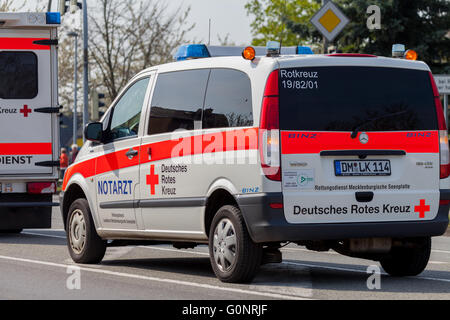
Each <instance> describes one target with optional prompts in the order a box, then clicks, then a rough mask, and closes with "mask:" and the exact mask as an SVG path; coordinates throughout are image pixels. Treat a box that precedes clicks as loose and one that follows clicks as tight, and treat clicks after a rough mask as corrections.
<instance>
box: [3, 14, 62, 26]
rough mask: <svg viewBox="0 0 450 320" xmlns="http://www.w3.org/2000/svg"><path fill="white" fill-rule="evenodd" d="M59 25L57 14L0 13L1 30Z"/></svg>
mask: <svg viewBox="0 0 450 320" xmlns="http://www.w3.org/2000/svg"><path fill="white" fill-rule="evenodd" d="M60 24H61V15H60V13H59V12H19V13H16V12H0V27H1V28H14V27H16V28H23V27H25V28H26V27H55V26H57V25H60Z"/></svg>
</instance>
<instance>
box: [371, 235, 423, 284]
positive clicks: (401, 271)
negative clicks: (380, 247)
mask: <svg viewBox="0 0 450 320" xmlns="http://www.w3.org/2000/svg"><path fill="white" fill-rule="evenodd" d="M415 245H416V246H415V247H413V248H409V247H394V248H393V249H392V252H391V253H390V254H389V257H388V258H386V259H382V260H381V261H380V264H381V266H382V267H383V269H384V271H386V272H387V273H388V274H389V275H391V276H394V277H405V276H416V275H418V274H420V273H421V272H422V271H423V270H425V268H426V266H427V264H428V260H429V259H430V253H431V238H430V237H426V238H420V239H418V240H417V241H415Z"/></svg>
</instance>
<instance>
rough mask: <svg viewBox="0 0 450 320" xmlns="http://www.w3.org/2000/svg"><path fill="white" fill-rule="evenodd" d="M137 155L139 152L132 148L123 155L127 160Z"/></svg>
mask: <svg viewBox="0 0 450 320" xmlns="http://www.w3.org/2000/svg"><path fill="white" fill-rule="evenodd" d="M138 154H139V151H137V150H134V149H133V148H131V149H130V150H128V151H127V153H125V155H126V156H127V157H128V159H132V158H134V157H136V156H137V155H138Z"/></svg>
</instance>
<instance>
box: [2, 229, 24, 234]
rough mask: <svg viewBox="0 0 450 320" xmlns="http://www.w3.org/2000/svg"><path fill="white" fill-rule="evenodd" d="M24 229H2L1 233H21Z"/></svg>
mask: <svg viewBox="0 0 450 320" xmlns="http://www.w3.org/2000/svg"><path fill="white" fill-rule="evenodd" d="M22 231H23V229H10V230H0V233H10V234H18V233H21V232H22Z"/></svg>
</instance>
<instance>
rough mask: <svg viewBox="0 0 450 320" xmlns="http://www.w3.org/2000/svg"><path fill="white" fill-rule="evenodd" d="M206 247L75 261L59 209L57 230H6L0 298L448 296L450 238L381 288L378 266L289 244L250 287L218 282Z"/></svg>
mask: <svg viewBox="0 0 450 320" xmlns="http://www.w3.org/2000/svg"><path fill="white" fill-rule="evenodd" d="M207 251H208V249H207V247H206V246H199V247H197V248H195V249H187V250H177V249H175V248H173V247H171V246H149V247H142V246H137V247H115V248H108V250H107V253H106V256H105V258H104V260H103V262H102V263H101V264H99V265H75V264H74V263H73V262H72V260H71V259H70V256H69V254H68V251H67V248H66V240H65V232H64V230H63V229H62V222H61V219H60V216H59V209H58V208H55V209H54V217H53V228H52V229H44V230H25V231H23V232H22V234H19V235H6V234H0V299H189V300H203V299H219V300H246V299H256V300H263V299H352V300H353V299H387V300H394V299H432V300H438V299H450V237H437V238H434V239H433V251H432V255H431V259H430V263H429V265H428V267H427V269H426V270H425V271H424V272H423V273H422V274H421V275H419V276H417V277H407V278H392V277H389V276H387V275H386V274H384V272H383V271H382V270H381V278H380V289H372V290H371V289H369V288H368V286H367V280H368V278H369V276H370V275H372V274H368V273H367V267H368V266H370V265H377V266H378V264H377V263H375V262H371V261H366V260H360V259H354V258H349V257H344V256H341V255H339V254H337V253H335V252H333V251H329V252H325V253H317V252H312V251H308V250H306V249H305V248H303V247H299V246H296V245H289V246H287V247H285V248H284V249H283V250H282V252H283V263H282V264H269V265H265V266H263V267H262V269H261V272H260V273H259V275H258V276H257V278H256V279H255V280H254V281H253V283H251V284H246V285H234V284H224V283H221V282H220V281H219V280H217V279H216V278H215V276H214V274H213V272H212V269H211V267H210V264H209V258H208V253H207ZM371 283H373V281H371ZM78 287H79V288H78Z"/></svg>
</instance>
